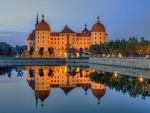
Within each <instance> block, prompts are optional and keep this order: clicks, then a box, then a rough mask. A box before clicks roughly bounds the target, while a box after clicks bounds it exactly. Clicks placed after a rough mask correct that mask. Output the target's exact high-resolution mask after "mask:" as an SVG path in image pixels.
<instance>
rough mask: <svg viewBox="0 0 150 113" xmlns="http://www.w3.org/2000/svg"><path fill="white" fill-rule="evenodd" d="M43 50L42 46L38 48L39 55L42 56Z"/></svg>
mask: <svg viewBox="0 0 150 113" xmlns="http://www.w3.org/2000/svg"><path fill="white" fill-rule="evenodd" d="M43 51H44V47H40V49H39V55H41V58H42V55H43Z"/></svg>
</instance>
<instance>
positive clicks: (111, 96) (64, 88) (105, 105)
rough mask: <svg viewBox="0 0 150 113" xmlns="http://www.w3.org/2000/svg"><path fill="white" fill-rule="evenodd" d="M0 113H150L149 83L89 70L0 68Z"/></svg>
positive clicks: (41, 67)
mask: <svg viewBox="0 0 150 113" xmlns="http://www.w3.org/2000/svg"><path fill="white" fill-rule="evenodd" d="M0 91H1V92H0V101H1V102H0V106H1V107H0V113H37V112H39V113H50V112H51V113H150V107H149V102H150V79H149V78H144V77H142V76H139V77H138V76H137V77H135V76H131V75H130V76H129V75H122V74H120V73H117V72H114V73H111V72H107V71H105V72H104V71H101V70H93V69H91V68H89V67H88V66H66V65H59V66H1V67H0Z"/></svg>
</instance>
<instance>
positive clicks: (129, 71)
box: [89, 64, 150, 79]
mask: <svg viewBox="0 0 150 113" xmlns="http://www.w3.org/2000/svg"><path fill="white" fill-rule="evenodd" d="M89 68H91V69H93V70H101V71H104V72H111V73H117V74H122V75H130V76H135V77H143V78H148V79H150V70H144V69H137V68H127V67H126V68H125V67H119V66H109V65H100V64H99V65H98V64H89Z"/></svg>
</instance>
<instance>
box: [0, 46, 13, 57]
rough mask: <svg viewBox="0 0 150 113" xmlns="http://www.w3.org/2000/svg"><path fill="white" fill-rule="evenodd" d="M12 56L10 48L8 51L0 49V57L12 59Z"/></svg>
mask: <svg viewBox="0 0 150 113" xmlns="http://www.w3.org/2000/svg"><path fill="white" fill-rule="evenodd" d="M11 55H12V49H11V47H9V48H8V49H1V48H0V56H1V57H10V56H11Z"/></svg>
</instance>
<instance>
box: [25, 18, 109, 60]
mask: <svg viewBox="0 0 150 113" xmlns="http://www.w3.org/2000/svg"><path fill="white" fill-rule="evenodd" d="M107 42H108V34H107V33H106V29H105V26H104V25H103V24H102V23H101V22H100V18H99V17H97V22H96V23H95V24H94V25H93V26H92V29H91V30H88V29H87V25H85V28H84V29H83V30H82V32H78V33H76V32H74V31H73V30H71V29H70V28H69V27H68V26H67V25H66V26H65V27H64V29H63V30H62V31H61V32H52V31H51V29H50V26H49V24H48V23H46V21H45V20H44V15H42V20H41V22H40V23H39V22H38V15H37V21H36V25H35V30H33V31H32V33H31V34H30V35H29V37H28V39H27V51H26V52H25V56H26V57H29V53H28V51H29V50H30V49H31V47H33V48H34V53H33V55H32V57H40V56H39V54H38V51H39V49H40V48H41V47H43V48H44V54H43V57H49V53H48V48H49V47H53V48H54V54H53V57H58V58H65V57H66V52H67V50H69V49H70V48H72V47H74V48H75V49H77V50H79V49H80V48H82V49H83V50H86V51H88V49H89V47H90V45H94V44H103V43H107Z"/></svg>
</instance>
